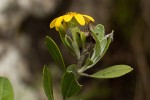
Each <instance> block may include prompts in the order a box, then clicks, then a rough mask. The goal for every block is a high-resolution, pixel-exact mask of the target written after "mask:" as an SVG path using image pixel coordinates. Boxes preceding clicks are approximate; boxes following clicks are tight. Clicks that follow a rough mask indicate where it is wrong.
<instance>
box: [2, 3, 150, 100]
mask: <svg viewBox="0 0 150 100" xmlns="http://www.w3.org/2000/svg"><path fill="white" fill-rule="evenodd" d="M149 9H150V1H149V0H0V75H1V76H6V77H8V78H9V79H10V81H11V82H12V84H13V87H14V91H15V100H46V97H45V95H44V93H43V89H42V84H41V76H42V68H43V65H44V64H50V66H51V70H52V74H53V77H54V78H53V80H54V83H55V85H54V94H55V98H56V100H61V95H60V90H59V81H60V79H59V78H60V76H59V74H58V73H60V75H61V70H60V69H59V68H58V67H57V66H56V65H55V64H54V63H53V60H52V59H51V57H50V55H49V53H48V51H47V49H46V48H45V45H44V38H45V36H46V35H49V36H51V37H52V38H53V39H54V40H55V41H56V42H57V44H58V45H59V47H60V48H61V51H62V52H63V55H64V56H63V57H64V59H65V62H66V63H67V65H69V64H71V63H73V62H74V59H70V57H71V56H70V55H69V53H68V51H67V50H66V49H64V46H63V45H62V43H61V41H60V38H59V36H58V35H57V32H56V31H55V29H49V23H50V22H51V21H52V19H54V18H55V17H58V16H60V15H62V14H65V13H66V12H68V11H75V12H79V13H83V14H88V15H91V16H92V17H93V18H94V19H95V24H98V23H101V24H103V25H104V26H105V29H106V33H110V32H111V30H114V31H115V32H114V41H113V42H112V44H111V46H110V48H109V50H108V51H107V53H106V55H105V57H104V58H103V59H102V60H101V61H100V62H99V63H98V64H97V65H96V66H95V67H94V68H92V69H91V70H90V71H89V72H88V73H92V72H94V71H96V70H99V69H102V68H105V67H108V66H111V65H114V64H128V65H130V66H132V67H133V68H134V71H132V72H131V73H129V74H127V75H125V76H123V77H121V78H116V79H107V80H97V79H96V80H95V79H89V78H82V79H81V80H80V83H81V84H83V85H84V88H83V90H82V91H81V92H80V95H79V97H82V98H83V100H149V99H150V96H149V93H150V78H149V77H150V40H149V38H150V18H149V17H150V12H149Z"/></svg>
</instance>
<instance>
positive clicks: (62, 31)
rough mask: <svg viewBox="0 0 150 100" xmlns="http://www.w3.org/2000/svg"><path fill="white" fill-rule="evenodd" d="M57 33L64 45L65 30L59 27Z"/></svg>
mask: <svg viewBox="0 0 150 100" xmlns="http://www.w3.org/2000/svg"><path fill="white" fill-rule="evenodd" d="M59 35H60V38H61V40H62V42H63V44H64V45H66V44H65V35H66V32H65V30H64V29H63V28H62V27H59Z"/></svg>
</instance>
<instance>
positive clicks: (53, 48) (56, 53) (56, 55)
mask: <svg viewBox="0 0 150 100" xmlns="http://www.w3.org/2000/svg"><path fill="white" fill-rule="evenodd" d="M45 44H46V47H47V49H48V51H49V53H50V55H51V56H52V58H53V59H54V61H55V62H56V63H57V64H58V65H59V66H61V67H62V69H63V70H66V68H65V64H64V60H63V58H62V55H61V52H60V50H59V48H58V46H57V44H56V43H55V42H54V41H53V40H52V39H51V38H50V37H48V36H46V38H45Z"/></svg>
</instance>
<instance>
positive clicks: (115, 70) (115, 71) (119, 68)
mask: <svg viewBox="0 0 150 100" xmlns="http://www.w3.org/2000/svg"><path fill="white" fill-rule="evenodd" d="M132 70H133V68H131V67H130V66H128V65H114V66H112V67H108V68H106V69H103V70H100V71H98V72H96V73H95V74H93V75H90V77H93V78H116V77H120V76H123V75H125V74H127V73H129V72H131V71H132Z"/></svg>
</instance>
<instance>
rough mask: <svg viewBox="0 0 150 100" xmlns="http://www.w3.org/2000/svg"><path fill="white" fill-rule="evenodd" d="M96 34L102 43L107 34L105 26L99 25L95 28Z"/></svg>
mask: <svg viewBox="0 0 150 100" xmlns="http://www.w3.org/2000/svg"><path fill="white" fill-rule="evenodd" d="M93 31H94V33H96V35H97V37H98V39H99V41H101V40H102V39H103V38H104V34H105V29H104V26H103V25H101V24H98V25H97V26H96V27H95V28H94V30H93Z"/></svg>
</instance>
